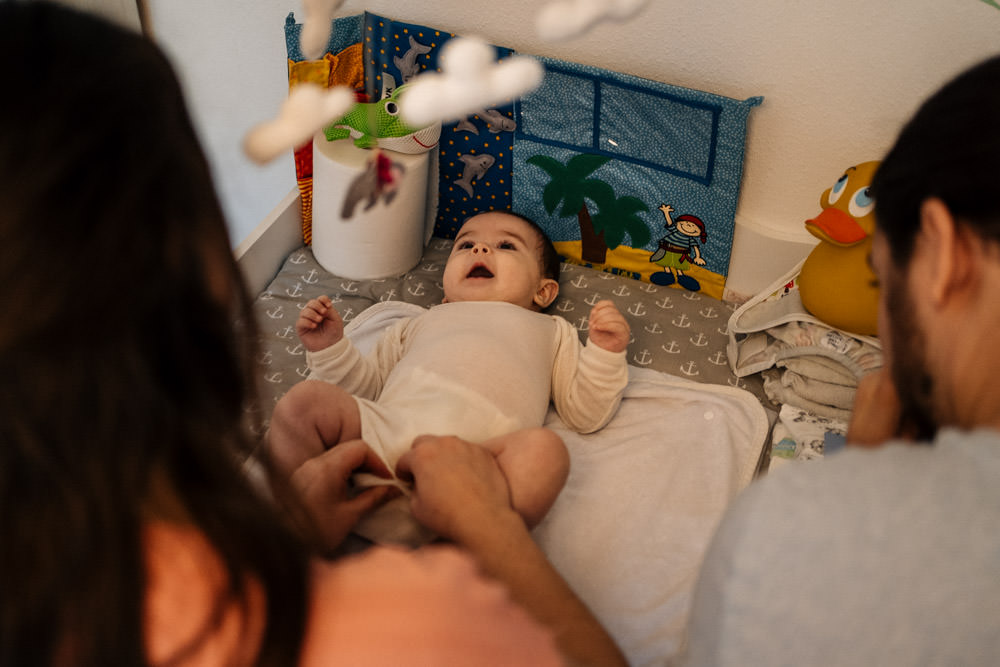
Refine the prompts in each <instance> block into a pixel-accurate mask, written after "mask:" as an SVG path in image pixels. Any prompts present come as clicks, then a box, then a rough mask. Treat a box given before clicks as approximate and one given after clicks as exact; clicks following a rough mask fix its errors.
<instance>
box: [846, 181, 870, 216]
mask: <svg viewBox="0 0 1000 667" xmlns="http://www.w3.org/2000/svg"><path fill="white" fill-rule="evenodd" d="M873 208H875V200H874V199H872V197H871V193H870V192H869V188H861V189H860V190H858V191H857V192H855V193H854V196H853V197H852V198H851V202H850V203H849V204H848V205H847V210H848V211H849V212H850V214H851V215H853V216H854V217H855V218H863V217H865V216H866V215H868V214H869V213H871V212H872V209H873Z"/></svg>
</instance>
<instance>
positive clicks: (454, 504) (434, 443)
mask: <svg viewBox="0 0 1000 667" xmlns="http://www.w3.org/2000/svg"><path fill="white" fill-rule="evenodd" d="M396 474H397V475H398V476H399V477H400V478H402V479H404V480H407V481H412V482H413V491H412V494H411V496H410V506H411V508H412V510H413V515H414V517H416V519H417V520H418V521H419V522H420V523H421V524H423V525H424V526H426V527H427V528H429V529H430V530H432V531H434V532H435V533H437V534H439V535H442V536H444V537H446V538H448V539H451V540H454V541H455V542H458V543H460V544H468V543H470V542H475V541H476V540H478V539H480V538H481V535H480V533H481V532H484V531H485V532H491V531H493V530H495V526H496V525H497V524H498V523H499V522H502V521H504V520H511V519H513V520H516V521H518V522H521V523H523V522H522V521H521V517H520V516H519V515H518V514H517V512H515V511H514V508H513V506H512V505H511V498H510V489H509V488H508V485H507V479H506V477H504V474H503V472H502V471H501V470H500V466H499V465H498V464H497V461H496V458H495V457H494V456H493V454H492V453H491V452H490V451H489V450H487V449H484V448H483V447H482V446H481V445H478V444H473V443H470V442H466V441H465V440H461V439H459V438H456V437H454V436H441V437H438V436H420V437H418V438H417V439H416V440H414V442H413V447H412V448H411V449H410V450H409V451H408V452H406V453H405V454H403V456H402V457H401V458H400V459H399V462H398V463H397V464H396Z"/></svg>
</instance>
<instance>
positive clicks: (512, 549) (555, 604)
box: [396, 436, 625, 666]
mask: <svg viewBox="0 0 1000 667" xmlns="http://www.w3.org/2000/svg"><path fill="white" fill-rule="evenodd" d="M396 474H397V475H399V476H400V477H403V478H404V479H412V480H413V493H412V495H411V496H410V506H411V508H412V509H413V514H414V516H416V517H417V519H418V520H419V521H421V522H422V523H424V524H425V525H426V526H427V527H428V528H430V529H432V530H434V531H435V532H437V533H438V534H440V535H443V536H445V537H448V538H450V539H452V540H454V541H455V542H456V543H458V544H459V545H461V546H463V547H465V548H466V549H467V550H468V551H469V552H470V553H471V554H472V555H473V556H474V557H475V558H476V560H477V562H478V563H479V565H480V567H481V568H482V569H483V571H484V572H486V574H488V575H490V576H492V577H494V578H495V579H497V580H498V581H501V582H502V583H504V584H505V585H506V586H507V588H508V590H509V591H510V594H511V596H512V597H513V598H514V599H515V600H516V601H517V602H519V603H520V604H521V605H523V606H524V607H525V608H526V609H527V610H528V611H529V612H531V614H532V615H534V616H535V618H537V619H538V620H540V621H541V622H542V623H545V624H546V625H548V626H549V628H551V629H552V631H553V633H554V634H555V637H556V642H557V643H558V644H559V647H560V649H561V650H562V651H563V653H564V654H565V655H566V657H567V658H568V659H569V660H570V661H571V662H572V663H573V664H579V665H602V666H611V665H624V664H625V658H624V657H623V656H622V654H621V651H620V650H619V649H618V647H617V645H616V644H615V642H614V640H613V639H612V638H611V636H610V635H608V633H607V631H606V630H605V629H604V627H603V626H602V625H601V624H600V622H599V621H598V620H597V619H596V618H595V617H594V615H593V614H592V613H591V612H590V610H589V609H587V607H586V605H584V604H583V602H581V601H580V599H579V598H578V597H577V596H576V594H575V593H574V592H573V590H572V589H570V587H569V585H568V584H567V583H566V581H565V580H564V579H563V578H562V577H561V576H560V575H559V573H558V572H557V571H556V570H555V568H554V567H553V566H552V564H551V563H549V561H548V559H547V558H546V557H545V554H543V553H542V551H541V549H539V548H538V545H537V544H536V543H535V541H534V540H533V539H532V538H531V533H530V532H528V528H527V526H526V525H525V523H524V520H523V519H522V518H521V516H520V515H519V514H518V513H517V512H516V511H514V508H513V507H512V506H511V497H510V491H509V490H508V487H507V480H506V479H505V477H504V474H503V472H501V470H500V466H499V464H498V463H497V461H496V459H495V458H494V456H493V454H492V453H491V452H490V451H489V450H487V449H486V448H484V447H482V446H481V445H478V444H473V443H470V442H466V441H464V440H460V439H459V438H456V437H453V436H451V437H435V436H422V437H420V438H417V439H416V440H415V441H414V443H413V448H412V449H411V450H410V451H409V452H407V453H406V454H404V455H403V457H402V458H400V460H399V463H398V464H397V465H396Z"/></svg>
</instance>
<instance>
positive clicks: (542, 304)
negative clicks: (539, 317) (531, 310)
mask: <svg viewBox="0 0 1000 667" xmlns="http://www.w3.org/2000/svg"><path fill="white" fill-rule="evenodd" d="M557 296H559V283H558V282H557V281H555V280H552V278H542V282H540V283H539V284H538V290H536V291H535V298H534V302H535V305H536V306H538V309H539V310H545V309H546V308H548V307H549V304H551V303H552V302H553V301H555V300H556V297H557Z"/></svg>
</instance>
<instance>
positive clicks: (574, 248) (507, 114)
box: [285, 12, 763, 299]
mask: <svg viewBox="0 0 1000 667" xmlns="http://www.w3.org/2000/svg"><path fill="white" fill-rule="evenodd" d="M300 29H301V26H299V25H298V24H296V23H295V21H294V17H293V16H292V15H291V14H290V15H289V17H288V19H287V20H286V28H285V34H286V46H287V51H288V59H289V61H290V70H289V71H290V73H291V72H293V71H294V70H295V69H296V68H297V67H307V66H309V65H306V64H302V62H303V60H304V59H303V57H302V54H301V51H300V49H299V47H298V33H299V30H300ZM454 37H455V35H454V34H453V33H450V32H446V31H441V30H437V29H435V28H432V27H428V26H422V25H417V24H412V23H405V22H401V21H395V20H392V19H389V18H386V17H383V16H378V15H375V14H371V13H367V12H366V13H364V14H361V15H358V16H352V17H346V18H340V19H336V20H335V21H334V30H333V35H332V36H331V40H330V44H329V46H328V51H329V54H330V56H331V57H334V56H335V57H336V58H337V59H338V62H339V61H340V60H344V59H347V58H348V56H347V55H345V54H344V51H345V49H355V50H356V49H357V48H361V49H362V50H363V58H364V62H363V69H364V93H365V95H366V96H367V97H368V98H369V99H377V98H378V96H379V94H380V90H381V88H382V86H383V84H384V83H385V78H386V77H387V76H388V77H392V79H391V81H392V83H393V84H394V85H399V84H402V83H405V82H406V81H408V80H409V79H411V78H412V77H413V76H416V75H417V74H419V73H420V72H422V71H425V70H432V71H434V70H437V69H438V64H437V56H438V52H439V50H440V48H441V46H442V45H443V44H445V43H446V42H447V41H448V40H449V39H452V38H454ZM358 44H360V47H358V46H356V45H358ZM350 52H351V51H348V53H350ZM512 53H513V51H512V50H511V49H508V48H503V47H496V58H497V59H502V58H506V57H508V56H509V55H511V54H512ZM539 60H540V61H541V62H542V64H543V65H544V66H545V69H546V75H545V78H544V80H543V82H542V85H541V86H540V87H539V88H538V89H536V90H535V91H533V92H532V93H530V94H528V95H526V96H525V97H523V98H522V99H519V100H510V101H509V102H507V103H505V104H501V105H496V106H494V107H491V108H488V109H480V110H478V111H477V112H476V113H473V114H471V115H469V116H468V117H466V118H462V119H460V120H458V121H455V122H451V123H448V124H445V125H444V127H443V128H442V131H441V139H440V145H439V147H438V150H437V151H436V157H437V161H438V164H437V166H436V176H437V183H438V185H437V188H438V202H437V217H436V221H435V226H434V233H435V234H436V235H437V236H441V237H444V238H453V237H454V236H455V233H456V232H457V230H458V228H459V227H460V226H461V224H462V222H464V221H465V219H466V218H468V217H469V216H471V215H474V214H476V213H479V212H482V211H489V210H507V209H509V210H513V211H514V212H516V213H520V214H522V215H525V216H527V217H530V218H532V219H533V220H535V221H537V222H538V223H539V224H540V225H541V226H542V228H543V229H545V230H546V232H547V233H548V234H549V236H550V237H551V238H552V240H553V241H554V242H555V244H556V248H557V249H558V250H559V252H560V254H561V255H562V256H563V258H564V260H565V261H568V262H572V263H577V264H582V265H585V266H592V267H595V268H599V269H603V270H606V271H610V272H613V273H619V274H624V275H627V276H630V277H632V278H635V279H637V280H642V281H646V282H653V283H656V284H660V285H674V286H677V287H679V288H682V289H686V290H691V291H700V292H703V293H705V294H708V295H709V296H712V297H715V298H719V299H721V298H722V295H723V290H724V287H725V281H726V276H727V275H728V271H729V260H730V257H731V250H732V240H733V232H734V228H735V222H734V216H735V212H736V205H737V202H738V198H739V190H740V183H741V179H742V173H743V159H744V149H745V144H746V129H747V121H748V118H749V113H750V110H751V109H752V108H753V107H755V106H757V105H759V104H760V103H761V102H762V101H763V98H761V97H750V98H748V99H745V100H737V99H733V98H729V97H724V96H720V95H715V94H712V93H708V92H704V91H700V90H695V89H691V88H684V87H680V86H673V85H669V84H665V83H660V82H657V81H651V80H648V79H642V78H639V77H635V76H631V75H626V74H621V73H617V72H612V71H610V70H605V69H601V68H596V67H590V66H586V65H580V64H577V63H570V62H566V61H561V60H556V59H551V58H539ZM313 62H315V61H313ZM331 71H332V70H331ZM351 76H353V75H350V76H348V77H347V78H348V79H350V78H351ZM299 162H300V160H298V159H297V160H296V166H297V170H298V171H299V173H298V174H297V175H298V176H299V179H300V190H301V189H303V187H306V189H308V187H309V184H308V183H306V185H305V186H303V180H302V179H303V173H302V170H301V169H299ZM305 201H306V199H305V197H303V208H305ZM304 217H305V216H304Z"/></svg>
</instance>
